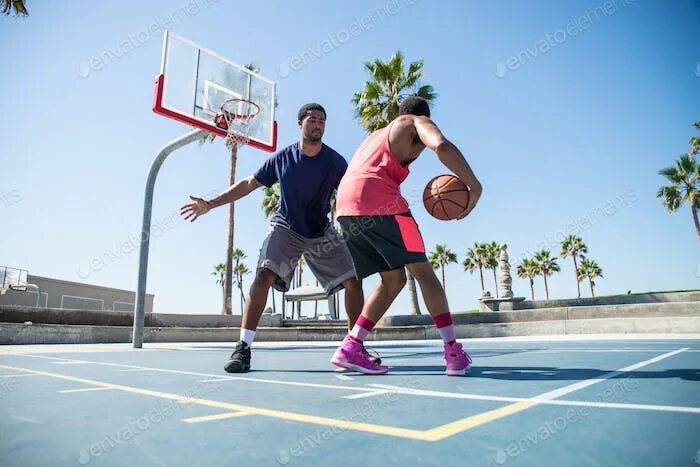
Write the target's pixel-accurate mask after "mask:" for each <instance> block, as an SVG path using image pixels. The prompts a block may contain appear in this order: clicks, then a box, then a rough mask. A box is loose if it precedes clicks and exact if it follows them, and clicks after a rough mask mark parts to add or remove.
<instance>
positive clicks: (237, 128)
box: [221, 99, 260, 146]
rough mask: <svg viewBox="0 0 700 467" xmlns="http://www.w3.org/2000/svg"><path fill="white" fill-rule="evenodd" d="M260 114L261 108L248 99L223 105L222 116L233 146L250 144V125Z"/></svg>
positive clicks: (227, 102) (235, 100)
mask: <svg viewBox="0 0 700 467" xmlns="http://www.w3.org/2000/svg"><path fill="white" fill-rule="evenodd" d="M259 112H260V107H259V106H258V105H257V104H256V103H255V102H252V101H249V100H246V99H229V100H227V101H226V102H224V103H223V104H222V105H221V116H222V118H223V120H224V122H225V123H226V128H225V130H226V132H227V133H228V136H227V138H228V140H229V142H230V143H231V144H235V145H236V146H241V145H246V144H248V143H249V142H250V138H249V137H248V132H249V131H250V125H251V123H252V121H253V119H254V118H255V117H256V115H258V113H259Z"/></svg>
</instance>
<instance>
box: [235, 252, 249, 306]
mask: <svg viewBox="0 0 700 467" xmlns="http://www.w3.org/2000/svg"><path fill="white" fill-rule="evenodd" d="M231 257H232V258H233V274H234V275H235V278H234V281H235V282H236V285H237V286H238V290H239V291H240V293H241V315H242V314H243V304H244V303H245V298H244V297H243V281H242V277H241V274H240V272H241V271H243V270H245V274H247V273H249V272H250V270H249V269H248V267H247V266H246V265H245V264H244V263H243V259H245V258H247V255H246V254H245V252H244V251H243V250H241V249H240V248H235V249H234V250H233V251H232V252H231Z"/></svg>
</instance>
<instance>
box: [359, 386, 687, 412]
mask: <svg viewBox="0 0 700 467" xmlns="http://www.w3.org/2000/svg"><path fill="white" fill-rule="evenodd" d="M368 386H372V387H375V388H381V389H385V390H386V392H393V393H397V394H405V395H412V396H426V397H442V398H447V399H471V400H482V401H496V402H537V403H538V404H545V405H563V406H580V407H599V408H607V409H636V410H653V411H661V412H684V413H700V407H686V406H678V405H654V404H623V403H615V402H594V401H590V402H589V401H573V400H564V399H555V400H550V399H540V398H539V397H537V396H536V397H530V398H528V397H507V396H487V395H482V394H465V393H460V392H443V391H426V390H421V389H408V388H405V387H401V386H390V385H386V384H368ZM363 395H364V394H363ZM346 398H349V397H347V396H346Z"/></svg>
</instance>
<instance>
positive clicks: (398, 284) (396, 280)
mask: <svg viewBox="0 0 700 467" xmlns="http://www.w3.org/2000/svg"><path fill="white" fill-rule="evenodd" d="M381 277H382V284H383V285H384V286H385V287H387V288H388V289H389V292H390V293H392V294H398V293H399V292H401V289H403V287H404V286H405V285H406V270H405V269H404V268H399V269H394V270H393V271H387V272H385V273H382V274H381Z"/></svg>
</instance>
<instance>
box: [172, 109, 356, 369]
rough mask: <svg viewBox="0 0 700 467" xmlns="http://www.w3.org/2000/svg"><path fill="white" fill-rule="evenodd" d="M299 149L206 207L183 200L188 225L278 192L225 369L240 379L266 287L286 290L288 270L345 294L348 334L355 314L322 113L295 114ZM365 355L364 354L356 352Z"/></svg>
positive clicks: (341, 166) (339, 160)
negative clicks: (260, 193)
mask: <svg viewBox="0 0 700 467" xmlns="http://www.w3.org/2000/svg"><path fill="white" fill-rule="evenodd" d="M298 123H299V129H300V133H301V135H300V139H299V142H297V143H294V144H291V145H289V146H287V147H286V148H284V149H282V150H280V151H278V152H277V153H275V154H274V155H273V156H271V157H270V158H269V159H268V160H267V161H266V162H265V163H264V164H263V166H262V167H261V168H260V169H259V170H258V171H257V172H256V173H255V174H254V175H251V176H249V177H247V178H245V179H243V180H241V181H240V182H238V183H236V184H235V185H233V186H231V187H230V188H229V189H228V190H226V191H225V192H223V193H222V194H221V195H219V196H217V197H216V198H213V199H211V200H205V199H202V198H197V197H195V196H190V199H191V200H192V201H193V202H192V203H190V204H186V205H185V206H183V207H182V209H181V210H180V213H181V214H182V215H183V216H184V217H185V219H186V220H190V221H194V220H195V219H197V218H198V217H199V216H201V215H203V214H206V213H207V212H209V211H210V210H211V209H213V208H215V207H219V206H224V205H227V204H229V203H232V202H235V201H237V200H239V199H241V198H243V197H244V196H247V195H248V194H250V193H251V192H253V191H254V190H256V189H257V188H259V187H261V186H263V185H264V186H267V187H271V186H272V185H273V184H275V183H276V182H279V184H280V206H279V210H278V211H277V212H276V213H275V214H274V215H273V216H272V220H271V225H270V230H269V232H268V234H267V237H266V238H265V241H264V242H263V245H262V248H261V249H260V258H259V259H258V266H257V271H256V275H255V280H254V281H253V284H252V285H251V287H250V292H249V295H248V299H247V300H246V303H245V308H244V310H243V319H242V323H241V335H240V341H239V342H238V343H237V344H236V347H235V349H234V351H233V354H232V355H231V357H230V358H229V360H228V362H227V363H226V365H225V367H224V369H225V370H226V371H227V372H229V373H242V372H247V371H249V369H250V346H251V344H252V342H253V339H254V338H255V331H256V329H257V327H258V322H259V321H260V316H261V315H262V313H263V310H264V307H265V304H266V302H267V295H268V293H269V290H270V287H274V288H275V289H276V290H279V291H282V292H286V291H288V290H289V287H290V283H291V281H292V277H293V275H294V270H295V268H296V266H297V263H298V261H299V258H300V257H301V256H302V255H303V256H304V259H305V260H306V262H307V263H308V265H309V268H310V269H311V271H312V272H313V273H314V275H315V276H316V278H317V279H318V281H319V282H320V283H321V285H322V286H323V287H324V289H325V291H326V292H327V293H328V294H329V295H330V294H332V293H335V292H337V291H338V290H341V289H345V312H346V314H347V316H348V328H349V329H352V327H353V326H354V324H355V321H356V320H357V317H358V316H359V315H360V312H361V311H362V306H363V304H364V297H363V294H362V286H361V285H360V282H359V281H358V280H357V277H356V274H355V268H354V267H353V263H352V257H351V256H350V252H349V250H348V248H347V246H346V244H345V242H344V241H343V239H342V238H341V237H340V235H338V233H337V232H336V230H335V228H334V227H333V225H331V223H330V221H329V219H328V214H329V212H330V201H331V197H332V196H333V193H334V191H335V190H336V188H337V187H338V184H339V183H340V179H341V178H342V177H343V175H344V174H345V170H346V169H347V166H348V164H347V162H346V161H345V159H344V158H343V157H342V156H341V155H340V154H338V153H337V152H336V151H334V150H333V149H331V148H330V147H329V146H327V145H325V144H323V142H322V141H321V139H322V137H323V133H324V130H325V125H326V111H325V110H324V108H323V107H321V106H320V105H319V104H306V105H304V106H303V107H302V108H301V109H299V114H298ZM362 351H363V352H365V350H364V349H363V350H362Z"/></svg>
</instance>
